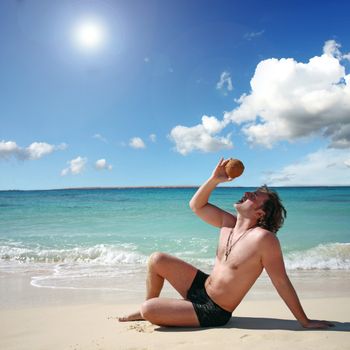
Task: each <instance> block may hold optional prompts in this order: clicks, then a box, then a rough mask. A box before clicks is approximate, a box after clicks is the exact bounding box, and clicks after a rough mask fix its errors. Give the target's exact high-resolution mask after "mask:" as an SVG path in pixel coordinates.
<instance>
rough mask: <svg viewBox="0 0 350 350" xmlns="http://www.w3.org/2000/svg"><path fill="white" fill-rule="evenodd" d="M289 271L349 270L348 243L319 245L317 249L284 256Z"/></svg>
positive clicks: (349, 246) (349, 248) (349, 250)
mask: <svg viewBox="0 0 350 350" xmlns="http://www.w3.org/2000/svg"><path fill="white" fill-rule="evenodd" d="M285 263H286V267H287V269H290V270H316V269H318V270H350V243H330V244H320V245H318V246H317V247H314V248H311V249H308V250H305V251H297V252H291V253H288V254H286V256H285Z"/></svg>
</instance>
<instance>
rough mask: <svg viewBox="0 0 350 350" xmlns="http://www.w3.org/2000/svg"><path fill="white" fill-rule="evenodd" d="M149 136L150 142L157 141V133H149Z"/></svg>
mask: <svg viewBox="0 0 350 350" xmlns="http://www.w3.org/2000/svg"><path fill="white" fill-rule="evenodd" d="M149 138H150V140H151V141H152V142H156V141H157V135H156V134H151V135H149Z"/></svg>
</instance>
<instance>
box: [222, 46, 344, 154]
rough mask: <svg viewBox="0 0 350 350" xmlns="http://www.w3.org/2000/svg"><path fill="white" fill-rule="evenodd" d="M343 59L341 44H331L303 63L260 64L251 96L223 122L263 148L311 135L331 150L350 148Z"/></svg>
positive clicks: (272, 61)
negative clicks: (326, 142)
mask: <svg viewBox="0 0 350 350" xmlns="http://www.w3.org/2000/svg"><path fill="white" fill-rule="evenodd" d="M342 58H343V56H342V54H341V52H340V45H339V44H337V43H336V42H335V41H334V40H330V41H327V42H326V43H325V45H324V48H323V54H322V55H321V56H315V57H313V58H311V59H310V60H309V61H308V62H307V63H301V62H297V61H296V60H294V59H293V58H281V59H275V58H270V59H267V60H263V61H261V62H260V63H259V64H258V66H257V67H256V70H255V74H254V76H253V78H252V79H251V82H250V85H251V92H250V94H248V95H247V94H244V95H242V96H241V97H240V99H239V100H237V102H238V103H239V106H238V107H237V108H236V109H234V110H233V111H231V112H226V113H225V115H224V120H225V121H232V122H233V123H236V124H240V125H242V130H243V132H244V134H245V135H246V136H247V138H248V140H249V141H250V143H252V144H259V145H263V146H265V147H272V146H273V145H274V144H275V143H276V142H278V141H282V140H287V141H294V140H296V139H299V138H302V137H309V136H312V135H315V134H318V135H323V136H325V137H328V138H330V140H331V144H330V147H334V148H348V147H350V118H349V115H350V75H349V74H348V75H346V73H345V67H344V66H343V65H342V64H341V59H342Z"/></svg>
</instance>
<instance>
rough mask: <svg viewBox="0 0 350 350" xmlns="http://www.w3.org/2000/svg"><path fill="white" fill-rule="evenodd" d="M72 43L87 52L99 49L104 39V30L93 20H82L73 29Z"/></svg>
mask: <svg viewBox="0 0 350 350" xmlns="http://www.w3.org/2000/svg"><path fill="white" fill-rule="evenodd" d="M73 35H74V41H75V42H76V44H77V45H78V46H79V47H81V48H83V49H88V50H94V49H98V48H101V47H102V46H103V44H104V42H105V39H106V30H105V28H104V26H103V24H102V23H101V22H99V21H97V20H94V19H84V20H82V21H80V22H78V23H77V24H76V25H75V27H74V33H73Z"/></svg>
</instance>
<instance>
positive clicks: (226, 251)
mask: <svg viewBox="0 0 350 350" xmlns="http://www.w3.org/2000/svg"><path fill="white" fill-rule="evenodd" d="M251 229H252V228H250V229H249V230H247V231H245V232H244V233H243V234H242V235H240V236H239V237H238V239H236V241H234V242H233V243H231V239H232V234H233V227H232V228H231V232H230V234H229V235H228V238H227V242H226V248H225V261H227V258H228V256H229V255H230V253H231V250H232V248H233V247H234V246H235V245H236V244H237V243H238V241H239V240H240V239H241V238H242V237H243V236H245V235H246V234H247V233H248V232H249V231H250V230H251Z"/></svg>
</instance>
